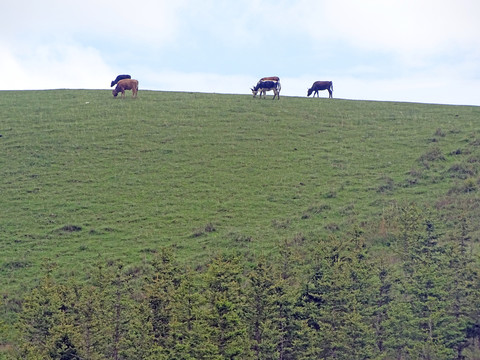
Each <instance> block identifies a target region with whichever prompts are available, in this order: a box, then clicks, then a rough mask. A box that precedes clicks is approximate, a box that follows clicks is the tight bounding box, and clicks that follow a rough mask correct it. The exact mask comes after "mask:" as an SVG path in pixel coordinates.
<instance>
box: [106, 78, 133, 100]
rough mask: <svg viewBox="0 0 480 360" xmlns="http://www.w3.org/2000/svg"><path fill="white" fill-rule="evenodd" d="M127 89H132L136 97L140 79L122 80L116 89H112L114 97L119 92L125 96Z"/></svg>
mask: <svg viewBox="0 0 480 360" xmlns="http://www.w3.org/2000/svg"><path fill="white" fill-rule="evenodd" d="M125 90H132V97H133V98H136V97H137V92H138V81H137V80H135V79H124V80H120V81H119V82H118V84H117V86H116V87H115V89H114V90H113V91H112V94H113V96H114V97H116V96H117V95H118V93H122V95H121V97H122V98H124V97H125Z"/></svg>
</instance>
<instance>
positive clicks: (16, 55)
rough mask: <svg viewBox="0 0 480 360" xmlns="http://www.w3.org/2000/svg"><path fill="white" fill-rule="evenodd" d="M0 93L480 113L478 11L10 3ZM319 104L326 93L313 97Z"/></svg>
mask: <svg viewBox="0 0 480 360" xmlns="http://www.w3.org/2000/svg"><path fill="white" fill-rule="evenodd" d="M0 10H1V13H2V17H3V19H5V21H2V23H0V30H1V31H0V53H1V54H2V56H1V57H0V65H1V68H2V69H3V71H4V72H6V75H4V76H3V81H2V82H1V83H0V90H22V89H56V88H72V89H78V88H87V89H106V88H109V85H110V81H111V80H113V78H114V77H115V76H116V75H117V74H120V73H129V74H131V75H132V76H133V77H134V78H136V79H138V80H139V82H140V90H141V89H150V90H165V91H200V92H216V93H235V94H249V93H250V90H249V88H250V87H251V86H252V85H254V83H255V82H256V81H257V80H258V78H260V77H262V76H271V75H277V76H279V77H280V78H281V82H282V94H283V95H287V96H306V90H307V88H308V87H310V86H311V84H312V83H313V81H315V80H332V81H333V83H334V97H338V98H347V99H361V100H389V101H412V102H426V103H446V104H467V105H480V95H479V94H480V21H479V20H478V19H480V2H479V1H478V0H455V1H453V0H451V1H447V0H328V1H324V0H297V1H295V0H288V1H286V0H283V1H282V0H275V1H273V0H251V1H246V0H235V1H220V0H202V1H200V0H198V1H194V0H168V1H164V0H151V1H146V0H136V1H131V0H129V1H126V0H116V1H110V0H82V1H69V0H43V1H41V2H32V1H31V0H16V1H14V2H9V3H8V4H2V5H0ZM322 95H323V96H324V97H326V96H327V95H328V94H327V93H324V94H322Z"/></svg>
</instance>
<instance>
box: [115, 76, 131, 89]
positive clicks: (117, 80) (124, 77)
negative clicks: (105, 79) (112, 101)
mask: <svg viewBox="0 0 480 360" xmlns="http://www.w3.org/2000/svg"><path fill="white" fill-rule="evenodd" d="M131 78H132V77H131V76H130V75H118V76H117V77H116V78H115V80H113V81H112V83H111V84H110V87H112V86H113V85H116V84H117V83H118V82H119V81H120V80H123V79H131Z"/></svg>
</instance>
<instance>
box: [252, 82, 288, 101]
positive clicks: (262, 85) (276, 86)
mask: <svg viewBox="0 0 480 360" xmlns="http://www.w3.org/2000/svg"><path fill="white" fill-rule="evenodd" d="M281 89H282V87H281V86H280V82H279V81H271V80H268V81H259V82H258V83H257V85H255V86H254V87H253V88H251V89H250V90H252V94H253V97H256V96H257V94H258V92H259V91H260V99H261V98H262V94H263V97H264V98H266V94H267V91H273V100H275V96H276V97H277V99H278V100H280V90H281Z"/></svg>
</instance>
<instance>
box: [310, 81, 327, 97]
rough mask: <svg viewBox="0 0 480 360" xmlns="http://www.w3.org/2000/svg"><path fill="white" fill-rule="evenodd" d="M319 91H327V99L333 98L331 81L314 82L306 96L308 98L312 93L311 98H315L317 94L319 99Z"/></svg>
mask: <svg viewBox="0 0 480 360" xmlns="http://www.w3.org/2000/svg"><path fill="white" fill-rule="evenodd" d="M321 90H328V97H329V98H333V82H331V81H315V82H314V83H313V85H312V87H311V88H310V89H308V91H307V96H310V95H311V94H312V92H314V94H313V97H315V94H317V97H320V95H318V92H319V91H321Z"/></svg>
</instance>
